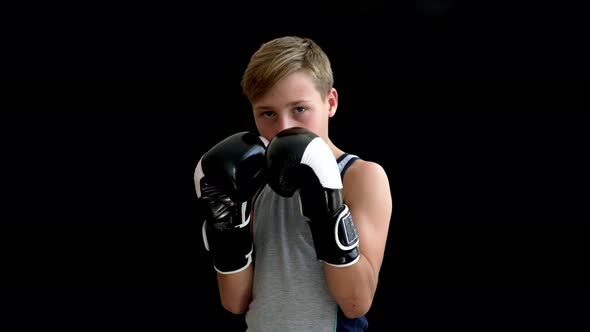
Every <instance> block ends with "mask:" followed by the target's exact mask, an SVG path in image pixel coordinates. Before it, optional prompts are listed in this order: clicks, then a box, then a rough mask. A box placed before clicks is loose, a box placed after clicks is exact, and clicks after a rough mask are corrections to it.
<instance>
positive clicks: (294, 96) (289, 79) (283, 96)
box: [254, 73, 321, 107]
mask: <svg viewBox="0 0 590 332" xmlns="http://www.w3.org/2000/svg"><path fill="white" fill-rule="evenodd" d="M297 74H298V73H294V74H291V75H288V76H286V77H284V78H283V79H281V80H279V81H278V82H277V83H275V85H273V86H272V87H271V88H270V89H269V90H268V91H267V92H266V93H264V94H263V95H262V96H260V98H258V99H257V100H256V101H255V102H254V104H255V105H256V106H259V107H261V106H264V105H266V104H276V103H281V104H289V103H296V102H302V101H307V102H311V101H315V100H317V99H321V96H320V93H319V92H318V90H317V89H316V86H315V84H314V82H313V80H312V79H311V78H310V77H309V76H308V75H297Z"/></svg>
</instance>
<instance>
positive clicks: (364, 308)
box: [340, 302, 371, 319]
mask: <svg viewBox="0 0 590 332" xmlns="http://www.w3.org/2000/svg"><path fill="white" fill-rule="evenodd" d="M340 309H342V313H344V316H346V318H349V319H355V318H359V317H362V316H364V315H366V314H367V313H368V312H369V309H371V303H370V302H368V303H362V304H361V303H350V304H347V305H344V306H340Z"/></svg>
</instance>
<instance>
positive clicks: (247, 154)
mask: <svg viewBox="0 0 590 332" xmlns="http://www.w3.org/2000/svg"><path fill="white" fill-rule="evenodd" d="M266 143H267V142H266V140H265V139H264V138H262V137H259V136H258V135H255V134H253V133H250V132H240V133H236V134H234V135H231V136H229V137H227V138H226V139H224V140H222V141H221V142H219V143H217V144H216V145H215V146H214V147H213V148H211V149H210V150H209V151H207V152H206V153H205V154H204V155H203V156H202V157H201V159H200V160H199V162H198V164H197V167H196V169H195V173H194V181H195V188H196V193H197V202H198V205H199V211H200V213H201V214H202V217H203V218H204V222H203V225H202V238H203V242H204V245H205V249H206V250H207V251H208V252H210V254H211V256H212V258H213V266H214V268H215V270H217V272H219V273H222V274H231V273H237V272H240V271H242V270H244V269H245V268H246V267H248V265H250V264H251V262H252V236H251V233H250V227H249V224H250V210H251V199H252V197H253V196H254V194H255V193H256V192H257V191H258V190H259V189H260V188H261V187H262V186H263V185H264V183H265V151H266Z"/></svg>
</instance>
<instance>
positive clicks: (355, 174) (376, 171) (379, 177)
mask: <svg viewBox="0 0 590 332" xmlns="http://www.w3.org/2000/svg"><path fill="white" fill-rule="evenodd" d="M383 180H387V174H386V172H385V169H384V168H383V166H381V165H380V164H379V163H377V162H374V161H369V160H364V159H361V158H359V159H356V160H355V161H354V162H353V163H351V164H350V166H349V167H348V169H347V171H346V173H345V174H344V179H343V181H344V183H345V185H347V184H352V185H355V184H359V182H374V181H383Z"/></svg>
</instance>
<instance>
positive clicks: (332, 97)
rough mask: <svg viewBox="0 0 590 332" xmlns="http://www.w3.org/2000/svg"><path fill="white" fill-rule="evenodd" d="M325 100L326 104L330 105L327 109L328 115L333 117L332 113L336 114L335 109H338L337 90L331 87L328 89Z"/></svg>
mask: <svg viewBox="0 0 590 332" xmlns="http://www.w3.org/2000/svg"><path fill="white" fill-rule="evenodd" d="M327 100H328V105H329V106H330V108H329V109H328V116H329V117H333V116H334V114H336V110H337V109H338V91H336V89H334V88H331V89H330V91H328V96H327Z"/></svg>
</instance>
